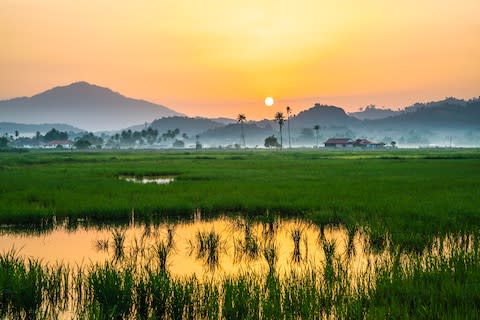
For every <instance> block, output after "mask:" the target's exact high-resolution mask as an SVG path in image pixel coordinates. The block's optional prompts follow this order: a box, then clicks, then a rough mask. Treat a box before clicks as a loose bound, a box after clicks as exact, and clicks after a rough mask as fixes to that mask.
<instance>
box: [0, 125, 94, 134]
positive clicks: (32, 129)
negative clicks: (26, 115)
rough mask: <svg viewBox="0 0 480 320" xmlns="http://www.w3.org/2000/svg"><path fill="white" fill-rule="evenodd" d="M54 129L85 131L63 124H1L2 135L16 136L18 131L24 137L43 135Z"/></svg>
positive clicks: (0, 131)
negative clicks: (38, 133) (37, 133)
mask: <svg viewBox="0 0 480 320" xmlns="http://www.w3.org/2000/svg"><path fill="white" fill-rule="evenodd" d="M52 128H55V129H57V130H59V131H64V132H82V131H85V130H84V129H80V128H77V127H74V126H71V125H68V124H62V123H43V124H25V123H15V122H0V134H4V133H7V134H8V135H13V134H15V131H18V132H19V133H20V134H22V135H24V136H28V135H34V134H35V133H36V132H37V131H38V132H40V133H41V134H44V133H46V132H47V131H50V130H51V129H52Z"/></svg>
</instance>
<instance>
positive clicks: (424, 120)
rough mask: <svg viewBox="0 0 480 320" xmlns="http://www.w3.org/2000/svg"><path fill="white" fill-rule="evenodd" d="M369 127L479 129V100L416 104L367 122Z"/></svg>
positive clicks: (452, 100)
mask: <svg viewBox="0 0 480 320" xmlns="http://www.w3.org/2000/svg"><path fill="white" fill-rule="evenodd" d="M368 125H369V126H371V127H388V128H429V129H467V128H480V99H471V100H467V101H465V100H458V99H455V98H447V99H445V100H442V101H435V102H429V103H425V104H421V103H417V104H414V105H413V106H411V107H407V108H405V111H403V112H402V113H400V114H398V115H396V116H393V117H388V118H385V119H380V120H372V121H369V122H368Z"/></svg>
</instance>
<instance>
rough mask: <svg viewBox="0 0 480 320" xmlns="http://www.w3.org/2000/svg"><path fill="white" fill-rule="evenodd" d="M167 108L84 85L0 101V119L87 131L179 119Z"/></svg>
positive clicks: (79, 83)
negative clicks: (167, 118) (155, 120)
mask: <svg viewBox="0 0 480 320" xmlns="http://www.w3.org/2000/svg"><path fill="white" fill-rule="evenodd" d="M181 115H182V114H180V113H178V112H175V111H174V110H171V109H169V108H167V107H164V106H161V105H158V104H154V103H151V102H148V101H145V100H138V99H132V98H128V97H125V96H123V95H121V94H120V93H117V92H114V91H112V90H110V89H108V88H103V87H99V86H96V85H92V84H89V83H87V82H76V83H72V84H70V85H67V86H60V87H55V88H53V89H50V90H47V91H45V92H42V93H40V94H37V95H34V96H32V97H29V98H28V97H23V98H15V99H11V100H3V101H0V119H2V120H3V121H8V122H20V123H33V124H42V123H68V124H70V125H73V126H76V127H80V128H85V129H86V130H89V131H98V130H115V129H121V128H126V127H128V126H131V125H135V124H138V123H144V122H145V121H151V120H153V119H157V118H161V117H168V116H181Z"/></svg>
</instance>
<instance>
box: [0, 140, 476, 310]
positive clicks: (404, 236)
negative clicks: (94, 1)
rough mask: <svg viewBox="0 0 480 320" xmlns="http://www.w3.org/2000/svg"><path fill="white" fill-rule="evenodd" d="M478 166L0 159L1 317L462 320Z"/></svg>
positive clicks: (312, 159) (289, 158)
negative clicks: (160, 181)
mask: <svg viewBox="0 0 480 320" xmlns="http://www.w3.org/2000/svg"><path fill="white" fill-rule="evenodd" d="M479 160H480V152H479V151H478V150H477V149H465V150H450V151H449V150H391V151H378V152H364V151H362V152H335V151H315V152H313V151H302V152H299V151H282V152H261V151H259V152H256V151H239V152H213V151H212V152H203V151H202V152H192V153H184V152H144V153H136V152H95V153H93V152H91V153H77V152H73V153H66V152H50V153H44V152H27V153H0V194H1V197H0V221H1V222H2V223H4V225H3V226H2V228H1V229H0V230H1V231H0V239H1V241H0V246H1V250H0V269H1V270H0V289H1V290H0V301H1V304H0V318H13V319H32V318H59V317H62V318H67V319H68V318H79V319H112V318H116V319H122V318H137V319H151V318H155V319H172V318H173V319H206V318H209V319H220V318H222V319H240V318H247V319H260V318H268V319H271V318H278V319H298V318H302V319H303V318H306V319H318V318H323V319H333V318H344V319H353V318H367V319H385V318H474V317H475V316H476V315H477V314H478V313H479V312H480V311H479V310H478V307H477V302H478V301H479V300H480V289H479V288H480V286H478V285H477V284H478V283H479V281H480V259H479V243H480V238H479V233H478V231H479V223H478V221H480V210H479V208H480V202H479V201H480V193H479V192H480V188H478V181H480V170H479V165H478V164H479ZM120 176H129V177H175V182H174V183H171V184H156V183H146V184H136V183H130V182H128V181H124V180H121V179H118V178H119V177H120ZM219 214H222V215H221V216H220V218H216V217H218V216H219ZM36 237H37V238H36ZM38 237H41V238H42V240H41V241H39V240H38V239H39V238H38ZM8 239H10V240H8ZM29 241H31V243H32V244H34V245H33V247H32V246H30V244H29ZM40 244H41V245H44V247H43V248H42V247H39V245H40ZM62 244H65V245H70V246H71V247H72V249H70V250H67V252H68V254H65V250H63V251H62V250H60V248H61V247H62ZM71 244H73V245H71ZM55 249H59V251H55ZM38 253H45V256H42V255H39V254H38Z"/></svg>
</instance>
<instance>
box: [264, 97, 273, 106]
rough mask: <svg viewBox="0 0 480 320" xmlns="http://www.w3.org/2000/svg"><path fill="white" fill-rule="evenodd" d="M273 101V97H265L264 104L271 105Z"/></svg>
mask: <svg viewBox="0 0 480 320" xmlns="http://www.w3.org/2000/svg"><path fill="white" fill-rule="evenodd" d="M273 102H274V101H273V98H272V97H266V98H265V105H266V106H267V107H271V106H273Z"/></svg>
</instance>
